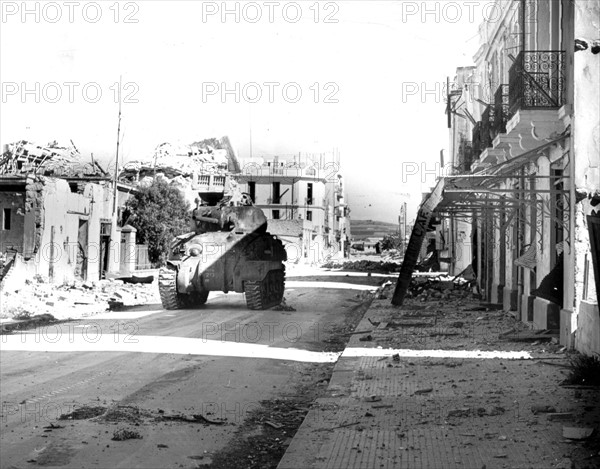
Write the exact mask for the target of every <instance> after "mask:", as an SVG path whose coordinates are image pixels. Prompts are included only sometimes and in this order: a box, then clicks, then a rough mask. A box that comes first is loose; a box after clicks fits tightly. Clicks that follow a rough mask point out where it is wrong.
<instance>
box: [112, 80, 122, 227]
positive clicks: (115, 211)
mask: <svg viewBox="0 0 600 469" xmlns="http://www.w3.org/2000/svg"><path fill="white" fill-rule="evenodd" d="M122 80H123V77H122V76H120V77H119V119H118V123H117V154H116V160H115V176H114V185H113V218H114V219H115V221H116V214H117V177H118V176H119V143H120V140H121V82H122Z"/></svg>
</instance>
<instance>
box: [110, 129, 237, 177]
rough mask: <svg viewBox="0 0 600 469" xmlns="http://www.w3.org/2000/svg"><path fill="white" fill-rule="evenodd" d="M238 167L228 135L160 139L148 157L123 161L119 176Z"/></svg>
mask: <svg viewBox="0 0 600 469" xmlns="http://www.w3.org/2000/svg"><path fill="white" fill-rule="evenodd" d="M239 170H240V168H239V163H238V161H237V158H236V156H235V152H234V151H233V148H232V147H231V143H230V142H229V138H228V137H222V138H221V139H216V138H210V139H206V140H200V141H197V142H193V143H190V144H172V143H169V142H165V143H161V144H160V145H158V146H157V147H156V148H155V150H154V154H153V155H152V156H151V157H150V158H149V159H146V160H138V161H131V162H129V163H126V164H125V165H124V166H123V168H122V170H121V173H120V175H119V178H120V179H121V180H130V181H131V180H136V181H137V180H139V179H140V178H143V177H144V176H149V175H152V174H154V173H157V172H158V173H163V174H164V175H165V176H167V177H169V178H175V177H178V176H183V177H189V176H192V175H193V174H194V173H196V174H202V173H207V172H210V173H225V172H227V171H231V172H239Z"/></svg>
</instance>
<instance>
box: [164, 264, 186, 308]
mask: <svg viewBox="0 0 600 469" xmlns="http://www.w3.org/2000/svg"><path fill="white" fill-rule="evenodd" d="M158 291H159V293H160V301H161V302H162V305H163V308H165V309H181V308H184V307H185V301H184V298H183V295H180V294H179V293H177V271H176V270H175V269H173V268H172V267H170V266H167V267H163V268H162V269H160V272H159V273H158Z"/></svg>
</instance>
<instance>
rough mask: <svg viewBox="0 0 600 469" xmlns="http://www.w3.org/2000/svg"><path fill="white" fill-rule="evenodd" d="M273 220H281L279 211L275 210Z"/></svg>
mask: <svg viewBox="0 0 600 469" xmlns="http://www.w3.org/2000/svg"><path fill="white" fill-rule="evenodd" d="M273 220H279V210H273Z"/></svg>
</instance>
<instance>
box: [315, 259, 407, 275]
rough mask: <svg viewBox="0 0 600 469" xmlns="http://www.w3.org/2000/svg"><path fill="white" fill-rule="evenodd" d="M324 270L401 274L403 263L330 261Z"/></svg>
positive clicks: (360, 260) (363, 260) (324, 265)
mask: <svg viewBox="0 0 600 469" xmlns="http://www.w3.org/2000/svg"><path fill="white" fill-rule="evenodd" d="M321 267H323V268H324V269H339V270H351V271H359V272H386V273H387V272H400V267H401V263H398V262H391V261H387V262H386V261H382V260H380V261H375V260H370V259H358V260H350V261H345V262H337V261H330V262H327V263H325V264H323V265H322V266H321Z"/></svg>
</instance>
